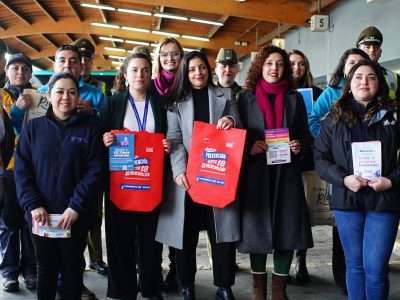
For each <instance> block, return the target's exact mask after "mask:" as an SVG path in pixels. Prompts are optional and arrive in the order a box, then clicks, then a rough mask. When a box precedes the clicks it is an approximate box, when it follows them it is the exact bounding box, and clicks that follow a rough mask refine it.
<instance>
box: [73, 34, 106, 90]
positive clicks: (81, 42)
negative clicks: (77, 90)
mask: <svg viewBox="0 0 400 300" xmlns="http://www.w3.org/2000/svg"><path fill="white" fill-rule="evenodd" d="M72 45H73V46H75V47H77V48H78V49H79V51H80V52H81V55H82V61H81V64H82V73H81V75H82V77H83V82H85V83H87V84H90V85H92V86H94V87H95V88H98V89H100V90H101V91H102V92H103V94H104V95H106V96H107V97H109V96H111V90H110V88H109V87H108V85H107V84H106V83H105V82H103V81H100V80H98V79H97V78H95V77H93V76H92V75H91V72H92V69H93V55H94V52H95V47H94V46H93V44H92V43H91V42H90V41H89V40H88V39H85V38H81V39H77V40H76V41H75V42H73V43H72Z"/></svg>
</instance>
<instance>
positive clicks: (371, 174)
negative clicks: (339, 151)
mask: <svg viewBox="0 0 400 300" xmlns="http://www.w3.org/2000/svg"><path fill="white" fill-rule="evenodd" d="M351 154H352V156H353V170H354V175H358V176H361V177H362V178H364V179H368V180H370V179H374V178H377V177H381V176H382V150H381V142H380V141H371V142H354V143H352V144H351Z"/></svg>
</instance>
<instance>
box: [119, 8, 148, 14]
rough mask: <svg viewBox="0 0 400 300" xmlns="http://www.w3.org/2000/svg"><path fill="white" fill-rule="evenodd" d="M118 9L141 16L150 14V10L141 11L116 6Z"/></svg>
mask: <svg viewBox="0 0 400 300" xmlns="http://www.w3.org/2000/svg"><path fill="white" fill-rule="evenodd" d="M118 11H120V12H124V13H128V14H136V15H143V16H151V12H148V11H142V10H135V9H127V8H118Z"/></svg>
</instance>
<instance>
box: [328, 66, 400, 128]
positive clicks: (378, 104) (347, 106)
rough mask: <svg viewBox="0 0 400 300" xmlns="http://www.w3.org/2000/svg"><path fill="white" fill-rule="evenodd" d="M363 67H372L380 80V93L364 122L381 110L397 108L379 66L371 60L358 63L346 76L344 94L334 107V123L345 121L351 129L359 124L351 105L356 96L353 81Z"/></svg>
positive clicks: (378, 92)
mask: <svg viewBox="0 0 400 300" xmlns="http://www.w3.org/2000/svg"><path fill="white" fill-rule="evenodd" d="M362 66H369V67H371V68H372V69H373V70H374V72H375V74H376V77H377V79H378V91H377V93H376V95H375V96H374V98H373V100H372V102H371V105H370V106H369V109H368V111H367V112H366V114H365V118H364V120H365V121H368V120H370V119H371V118H372V116H373V115H374V114H375V113H376V112H377V111H378V110H380V109H381V108H392V109H394V108H396V107H397V103H396V102H395V101H391V100H390V98H389V96H388V93H389V89H388V86H387V84H386V81H385V78H384V76H383V74H382V72H381V70H380V68H379V66H378V65H377V64H376V63H374V62H372V61H370V60H369V59H367V60H362V61H360V62H358V63H357V64H356V65H355V66H354V67H353V68H352V69H351V70H350V72H349V74H348V75H347V76H346V79H345V82H344V85H343V93H342V95H341V96H340V98H339V99H338V100H337V101H336V102H335V104H334V106H333V107H332V114H333V121H334V123H337V122H339V121H344V122H346V123H348V124H349V126H350V127H352V126H353V125H354V124H355V123H356V122H357V113H356V111H355V110H354V107H353V106H352V105H351V101H352V100H353V99H354V96H353V94H352V93H351V81H352V80H353V77H354V74H355V73H356V71H357V70H358V69H359V68H360V67H362Z"/></svg>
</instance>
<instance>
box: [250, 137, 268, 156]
mask: <svg viewBox="0 0 400 300" xmlns="http://www.w3.org/2000/svg"><path fill="white" fill-rule="evenodd" d="M265 151H268V145H267V143H266V142H265V141H260V140H259V141H256V142H255V143H254V145H253V147H251V151H250V154H251V155H256V154H260V153H263V152H265Z"/></svg>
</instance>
